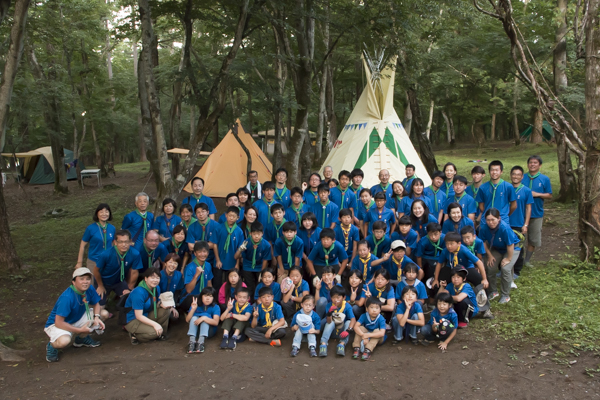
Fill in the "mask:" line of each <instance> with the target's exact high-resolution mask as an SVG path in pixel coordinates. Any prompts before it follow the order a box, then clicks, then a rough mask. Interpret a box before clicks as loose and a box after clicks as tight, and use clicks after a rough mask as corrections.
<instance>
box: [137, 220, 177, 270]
mask: <svg viewBox="0 0 600 400" xmlns="http://www.w3.org/2000/svg"><path fill="white" fill-rule="evenodd" d="M135 249H136V250H137V251H138V253H140V261H141V262H142V269H140V270H139V273H140V274H143V273H144V272H146V270H147V269H148V268H150V267H157V268H161V266H162V265H161V261H162V260H164V259H165V257H166V256H167V254H169V253H167V248H166V247H164V246H160V237H159V236H158V232H156V231H155V230H151V231H148V232H147V233H146V236H145V237H144V241H143V242H142V243H141V244H139V245H136V246H135Z"/></svg>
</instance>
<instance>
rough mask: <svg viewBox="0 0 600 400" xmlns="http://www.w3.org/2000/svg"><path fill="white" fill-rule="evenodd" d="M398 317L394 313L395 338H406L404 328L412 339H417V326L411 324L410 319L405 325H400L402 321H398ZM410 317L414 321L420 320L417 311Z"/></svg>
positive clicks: (398, 339) (399, 339)
mask: <svg viewBox="0 0 600 400" xmlns="http://www.w3.org/2000/svg"><path fill="white" fill-rule="evenodd" d="M396 317H397V315H394V316H393V317H392V329H393V330H394V339H396V340H397V341H401V340H402V339H403V338H404V330H406V331H407V332H408V336H410V338H411V339H416V338H417V326H416V325H413V324H409V323H408V321H407V322H406V324H405V325H404V326H400V322H398V318H396ZM410 319H411V320H413V321H418V320H419V315H418V314H417V313H414V314H413V315H411V316H410Z"/></svg>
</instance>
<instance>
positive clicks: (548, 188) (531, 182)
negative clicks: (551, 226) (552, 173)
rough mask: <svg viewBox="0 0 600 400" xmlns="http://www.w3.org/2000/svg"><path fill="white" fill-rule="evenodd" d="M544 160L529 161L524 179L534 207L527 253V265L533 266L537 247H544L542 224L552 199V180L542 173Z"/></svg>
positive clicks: (532, 158)
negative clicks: (545, 205) (532, 259)
mask: <svg viewBox="0 0 600 400" xmlns="http://www.w3.org/2000/svg"><path fill="white" fill-rule="evenodd" d="M541 166H542V158H541V157H540V156H531V157H529V158H528V159H527V168H528V169H529V172H528V173H527V174H525V176H524V177H523V185H525V186H527V187H528V188H529V189H531V195H532V196H533V205H532V206H531V219H530V220H529V227H528V228H529V229H528V230H527V232H528V233H527V242H528V244H527V253H526V254H525V265H527V266H531V263H530V260H531V256H532V255H533V252H534V251H535V248H536V247H541V246H542V222H543V220H544V200H550V199H552V185H551V184H550V178H548V177H547V176H546V175H544V174H542V173H541V172H540V168H541Z"/></svg>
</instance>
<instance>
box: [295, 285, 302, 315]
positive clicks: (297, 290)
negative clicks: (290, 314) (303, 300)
mask: <svg viewBox="0 0 600 400" xmlns="http://www.w3.org/2000/svg"><path fill="white" fill-rule="evenodd" d="M300 286H302V278H300V282H298V284H297V285H294V297H300V292H299V290H300ZM299 309H300V303H296V310H299Z"/></svg>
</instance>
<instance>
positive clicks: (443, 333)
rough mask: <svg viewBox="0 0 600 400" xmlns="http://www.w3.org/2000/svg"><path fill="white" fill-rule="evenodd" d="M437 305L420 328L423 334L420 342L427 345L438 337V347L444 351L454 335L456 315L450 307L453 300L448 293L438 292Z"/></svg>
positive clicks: (456, 324)
mask: <svg viewBox="0 0 600 400" xmlns="http://www.w3.org/2000/svg"><path fill="white" fill-rule="evenodd" d="M435 301H436V304H437V307H436V309H435V310H433V311H432V312H431V315H430V316H429V322H427V324H425V325H424V326H423V327H422V328H421V334H422V335H423V336H424V339H423V341H421V344H422V345H423V346H429V345H430V344H431V343H433V342H434V341H435V340H436V339H440V343H439V344H438V348H439V349H440V350H443V351H445V350H446V349H447V348H448V345H449V344H450V342H451V341H452V339H454V336H456V327H457V326H458V315H456V312H455V311H454V309H453V308H452V304H453V303H454V301H453V300H452V296H451V295H450V293H445V292H442V293H438V294H437V295H436V296H435Z"/></svg>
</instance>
